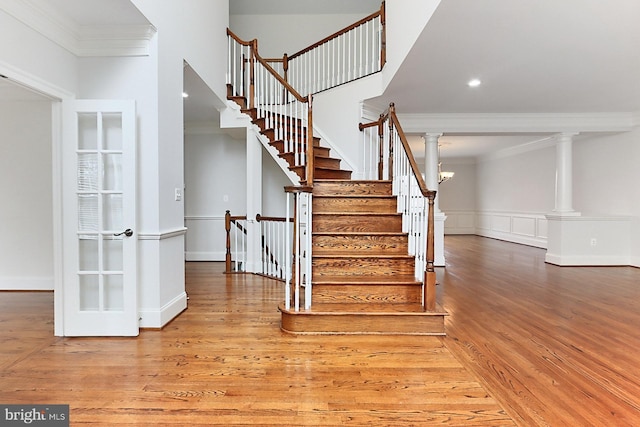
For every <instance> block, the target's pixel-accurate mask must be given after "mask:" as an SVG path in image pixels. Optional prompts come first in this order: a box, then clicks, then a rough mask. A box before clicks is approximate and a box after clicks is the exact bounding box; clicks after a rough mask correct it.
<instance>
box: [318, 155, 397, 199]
mask: <svg viewBox="0 0 640 427" xmlns="http://www.w3.org/2000/svg"><path fill="white" fill-rule="evenodd" d="M316 157H319V156H316ZM314 197H318V198H320V197H322V198H326V199H395V198H396V196H390V195H387V194H317V195H314Z"/></svg>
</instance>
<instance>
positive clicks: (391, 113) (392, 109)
mask: <svg viewBox="0 0 640 427" xmlns="http://www.w3.org/2000/svg"><path fill="white" fill-rule="evenodd" d="M395 117H396V105H395V104H394V103H393V102H392V103H391V104H389V118H388V120H389V142H388V144H389V177H388V179H389V180H390V181H392V180H393V142H394V140H395V138H394V137H393V120H394V119H395Z"/></svg>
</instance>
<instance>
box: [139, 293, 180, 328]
mask: <svg viewBox="0 0 640 427" xmlns="http://www.w3.org/2000/svg"><path fill="white" fill-rule="evenodd" d="M186 308H187V293H186V292H182V293H181V294H179V295H178V296H176V297H175V298H173V299H172V300H171V301H169V302H168V303H166V304H165V305H163V306H162V307H161V308H160V310H145V309H141V310H140V311H139V317H140V325H139V326H140V327H141V328H161V327H163V326H164V325H166V324H167V323H169V322H170V321H171V320H172V319H174V318H175V317H176V316H178V315H179V314H180V313H182V312H183V311H184V310H185V309H186Z"/></svg>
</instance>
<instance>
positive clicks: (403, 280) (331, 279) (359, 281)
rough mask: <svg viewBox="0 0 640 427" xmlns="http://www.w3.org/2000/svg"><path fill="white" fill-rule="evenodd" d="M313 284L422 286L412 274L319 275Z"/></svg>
mask: <svg viewBox="0 0 640 427" xmlns="http://www.w3.org/2000/svg"><path fill="white" fill-rule="evenodd" d="M313 284H314V285H345V284H350V285H351V284H353V285H363V286H366V285H399V284H403V285H415V286H422V282H419V281H417V280H416V278H415V277H414V276H413V275H408V274H396V275H393V276H389V277H381V276H366V275H364V276H333V275H327V276H320V277H318V278H316V279H314V280H313Z"/></svg>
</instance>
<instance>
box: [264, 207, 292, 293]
mask: <svg viewBox="0 0 640 427" xmlns="http://www.w3.org/2000/svg"><path fill="white" fill-rule="evenodd" d="M256 221H257V222H258V224H260V247H261V248H262V255H261V257H260V259H261V263H260V272H259V274H261V275H263V276H267V277H271V278H272V279H276V280H282V281H284V280H285V277H286V264H287V259H291V257H290V256H289V255H288V254H287V236H288V235H289V236H290V235H292V227H293V218H289V219H288V220H287V218H284V217H267V216H262V215H260V214H258V215H256Z"/></svg>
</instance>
